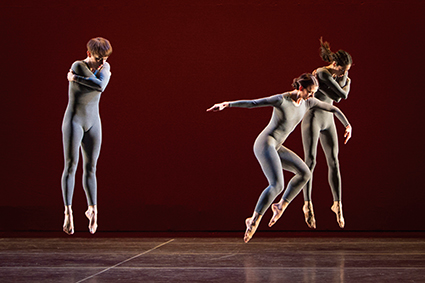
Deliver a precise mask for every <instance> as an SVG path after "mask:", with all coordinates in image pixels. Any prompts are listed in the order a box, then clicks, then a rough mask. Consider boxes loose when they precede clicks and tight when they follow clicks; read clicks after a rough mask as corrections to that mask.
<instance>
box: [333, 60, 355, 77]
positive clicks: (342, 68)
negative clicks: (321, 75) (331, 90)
mask: <svg viewBox="0 0 425 283" xmlns="http://www.w3.org/2000/svg"><path fill="white" fill-rule="evenodd" d="M350 68H351V65H347V66H337V65H336V62H334V70H335V71H334V75H335V76H337V77H342V76H344V74H345V73H346V72H348V70H350Z"/></svg>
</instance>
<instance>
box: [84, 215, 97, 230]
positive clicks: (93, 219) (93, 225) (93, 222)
mask: <svg viewBox="0 0 425 283" xmlns="http://www.w3.org/2000/svg"><path fill="white" fill-rule="evenodd" d="M85 215H86V217H87V219H88V220H89V231H90V233H91V234H94V233H96V230H97V213H95V212H94V211H93V210H90V209H87V211H86V213H85Z"/></svg>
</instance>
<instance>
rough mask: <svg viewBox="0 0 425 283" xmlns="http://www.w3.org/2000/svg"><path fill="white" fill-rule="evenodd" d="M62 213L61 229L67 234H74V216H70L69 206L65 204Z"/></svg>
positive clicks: (70, 209)
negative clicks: (63, 216)
mask: <svg viewBox="0 0 425 283" xmlns="http://www.w3.org/2000/svg"><path fill="white" fill-rule="evenodd" d="M64 215H65V218H64V221H63V231H64V232H65V233H67V234H68V235H72V234H74V217H73V216H72V208H71V206H65V212H64Z"/></svg>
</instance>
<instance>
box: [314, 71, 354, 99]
mask: <svg viewBox="0 0 425 283" xmlns="http://www.w3.org/2000/svg"><path fill="white" fill-rule="evenodd" d="M316 74H317V78H318V79H319V81H320V90H321V92H323V93H324V94H326V95H327V96H328V97H329V98H331V99H332V100H334V101H336V102H339V101H340V100H341V99H342V98H344V99H347V97H348V93H349V92H350V85H351V80H350V78H349V77H348V72H347V73H346V74H345V75H344V76H343V77H342V78H338V79H337V81H335V80H334V79H333V78H332V75H331V74H330V73H329V72H328V71H327V70H324V69H323V68H319V69H317V73H316Z"/></svg>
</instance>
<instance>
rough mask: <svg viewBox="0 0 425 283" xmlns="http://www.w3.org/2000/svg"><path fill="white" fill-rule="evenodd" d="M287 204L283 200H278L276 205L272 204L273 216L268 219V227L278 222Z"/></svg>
mask: <svg viewBox="0 0 425 283" xmlns="http://www.w3.org/2000/svg"><path fill="white" fill-rule="evenodd" d="M288 204H289V203H288V202H287V201H283V200H280V201H279V202H278V203H274V204H272V206H271V209H272V211H273V216H272V218H271V219H270V222H269V227H272V226H273V225H274V224H275V223H276V222H277V221H278V220H279V218H280V217H281V216H282V214H283V212H284V211H285V209H286V207H287V206H288Z"/></svg>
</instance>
